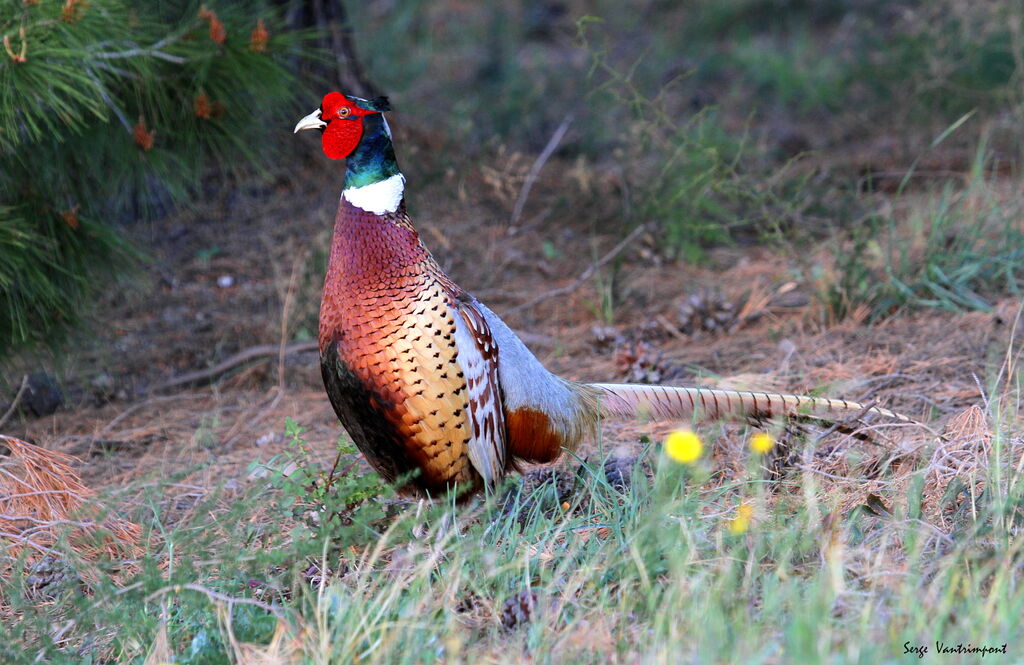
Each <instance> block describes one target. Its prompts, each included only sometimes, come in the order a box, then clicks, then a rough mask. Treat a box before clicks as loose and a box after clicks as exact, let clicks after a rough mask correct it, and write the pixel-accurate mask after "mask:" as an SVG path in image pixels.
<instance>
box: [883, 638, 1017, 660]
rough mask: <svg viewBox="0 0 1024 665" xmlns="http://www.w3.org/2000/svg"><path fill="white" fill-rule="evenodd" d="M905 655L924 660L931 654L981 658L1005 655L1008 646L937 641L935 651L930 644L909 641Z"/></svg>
mask: <svg viewBox="0 0 1024 665" xmlns="http://www.w3.org/2000/svg"><path fill="white" fill-rule="evenodd" d="M903 653H904V654H914V655H916V656H917V657H918V658H924V657H925V656H926V655H928V654H929V653H937V654H942V655H947V654H975V655H978V656H981V657H983V658H984V657H985V656H988V655H990V654H997V653H998V654H1005V653H1006V644H998V645H996V644H971V643H969V642H968V643H966V644H965V643H963V642H957V643H956V644H947V643H945V642H940V641H939V640H935V650H934V652H933V651H932V650H931V646H930V645H928V644H912V643H911V642H910V641H909V640H908V641H906V642H904V643H903Z"/></svg>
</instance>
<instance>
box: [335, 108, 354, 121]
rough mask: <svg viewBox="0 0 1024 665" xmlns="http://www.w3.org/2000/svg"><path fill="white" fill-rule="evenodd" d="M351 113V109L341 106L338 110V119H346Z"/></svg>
mask: <svg viewBox="0 0 1024 665" xmlns="http://www.w3.org/2000/svg"><path fill="white" fill-rule="evenodd" d="M351 113H352V109H350V108H349V107H347V106H342V107H341V108H340V109H338V117H340V118H347V117H348V116H349V114H351Z"/></svg>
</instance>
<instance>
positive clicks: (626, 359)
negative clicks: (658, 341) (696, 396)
mask: <svg viewBox="0 0 1024 665" xmlns="http://www.w3.org/2000/svg"><path fill="white" fill-rule="evenodd" d="M615 362H616V364H617V365H618V366H619V367H620V368H621V371H622V375H623V377H624V379H625V380H626V381H627V382H629V383H661V382H662V381H666V380H668V379H672V378H675V377H676V376H678V375H679V374H680V373H681V369H680V367H679V366H678V365H677V364H675V363H673V362H671V361H669V360H666V359H665V358H664V356H663V355H662V353H661V352H660V351H658V350H657V349H653V348H651V346H650V345H649V344H646V343H644V342H639V343H637V344H633V345H630V346H629V347H627V348H625V349H623V350H622V351H621V352H620V353H619V354H618V355H617V356H616V357H615Z"/></svg>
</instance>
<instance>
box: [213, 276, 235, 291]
mask: <svg viewBox="0 0 1024 665" xmlns="http://www.w3.org/2000/svg"><path fill="white" fill-rule="evenodd" d="M234 284H235V278H234V277H232V276H231V275H221V276H220V277H218V278H217V286H219V287H220V288H222V289H226V288H229V287H231V286H234Z"/></svg>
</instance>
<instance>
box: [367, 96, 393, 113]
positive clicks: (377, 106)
mask: <svg viewBox="0 0 1024 665" xmlns="http://www.w3.org/2000/svg"><path fill="white" fill-rule="evenodd" d="M370 106H372V107H373V110H374V111H380V112H381V113H383V112H385V111H390V110H391V102H390V101H388V98H387V97H384V96H383V95H382V96H380V97H374V98H373V99H371V100H370Z"/></svg>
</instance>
